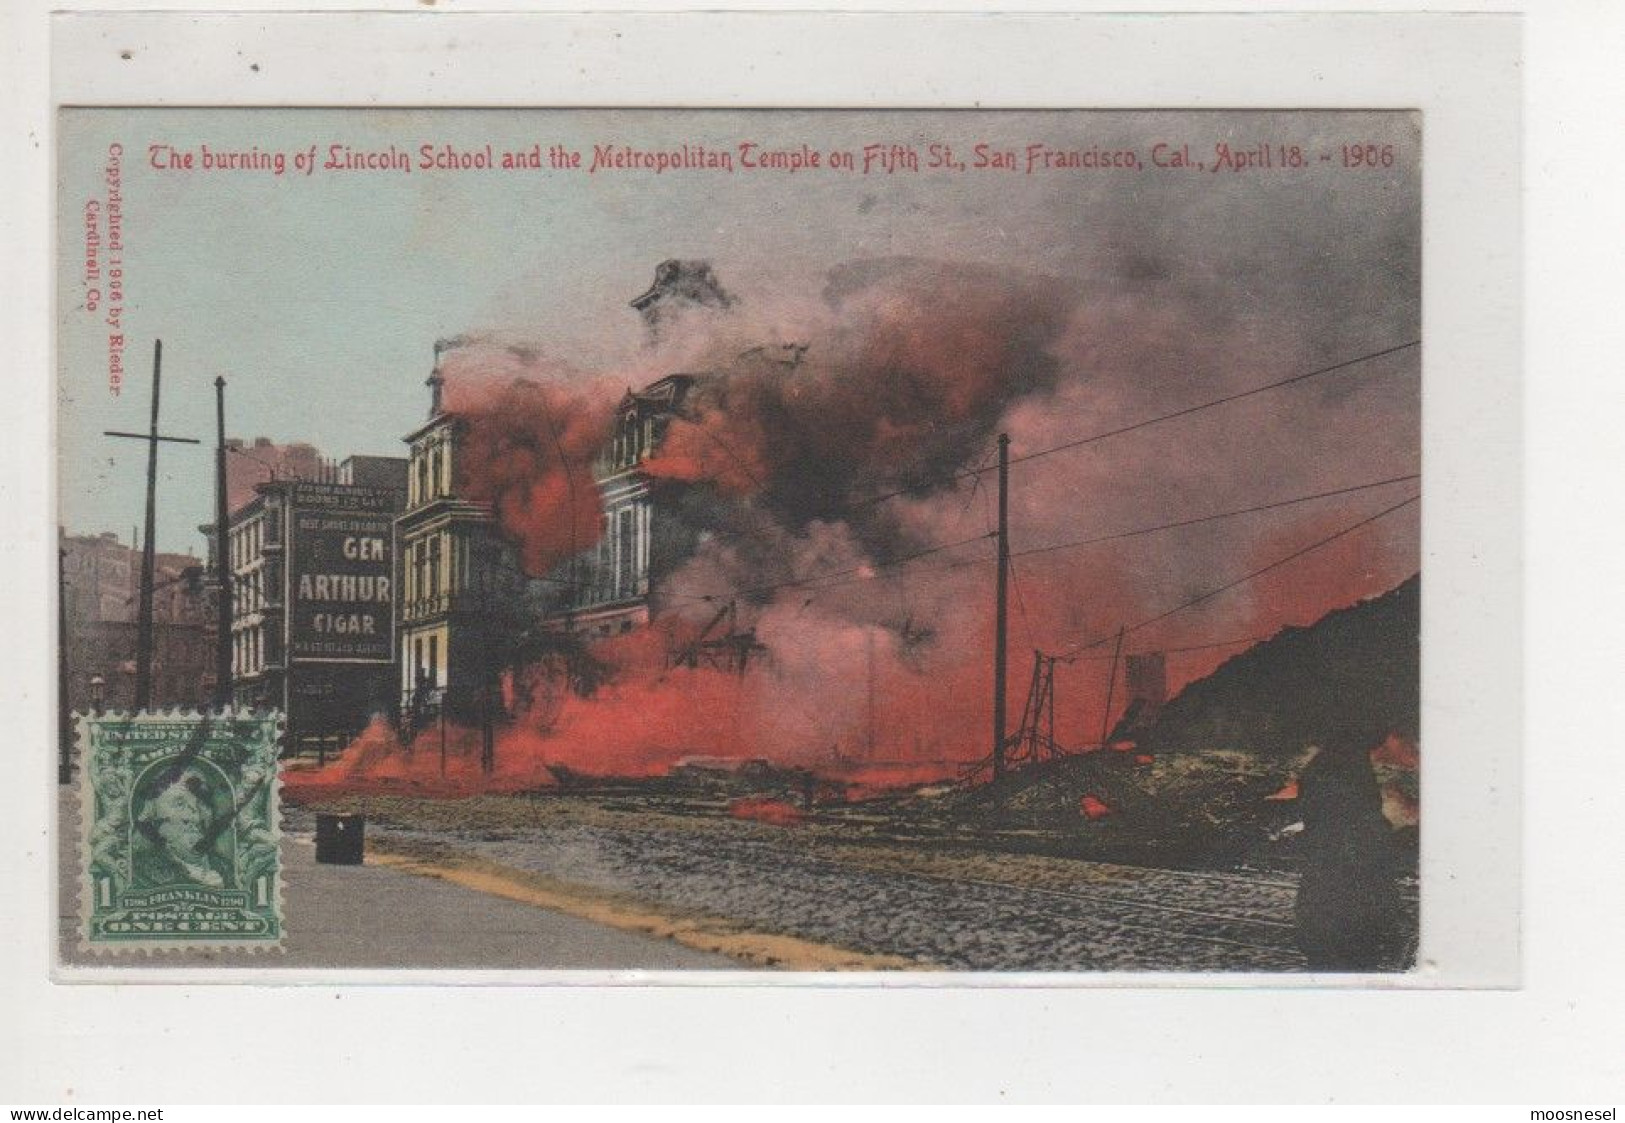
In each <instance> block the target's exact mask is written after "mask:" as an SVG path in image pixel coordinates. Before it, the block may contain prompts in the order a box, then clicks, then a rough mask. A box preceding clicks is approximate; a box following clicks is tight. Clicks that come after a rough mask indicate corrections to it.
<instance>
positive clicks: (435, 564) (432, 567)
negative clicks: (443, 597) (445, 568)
mask: <svg viewBox="0 0 1625 1123" xmlns="http://www.w3.org/2000/svg"><path fill="white" fill-rule="evenodd" d="M441 537H442V536H441V535H439V534H437V535H435V536H434V537H433V538H431V539H429V595H430V596H435V597H437V596H439V595H440V592H441V589H440V539H441Z"/></svg>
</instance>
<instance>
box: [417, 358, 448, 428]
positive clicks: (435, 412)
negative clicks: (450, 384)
mask: <svg viewBox="0 0 1625 1123" xmlns="http://www.w3.org/2000/svg"><path fill="white" fill-rule="evenodd" d="M451 346H452V342H451V340H449V339H437V340H435V341H434V370H432V371H430V372H429V377H428V378H427V379H425V380H424V383H423V384H424V385H425V386H427V387H428V388H429V420H431V421H433V420H434V419H435V418H437V417H439V416H440V415H441V414H442V413H444V412H445V402H444V396H445V394H444V391H445V386H446V380H445V378H444V377H443V376H442V375H441V373H440V354H441V352H443V351H446V350H449V349H450V348H451Z"/></svg>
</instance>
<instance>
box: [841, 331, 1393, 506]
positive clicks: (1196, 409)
mask: <svg viewBox="0 0 1625 1123" xmlns="http://www.w3.org/2000/svg"><path fill="white" fill-rule="evenodd" d="M1421 343H1422V341H1421V340H1420V339H1413V340H1410V341H1409V342H1407V343H1399V344H1396V345H1394V346H1392V347H1385V348H1383V349H1382V350H1380V351H1371V352H1369V353H1367V354H1364V355H1358V356H1356V357H1354V358H1352V359H1345V360H1343V361H1342V362H1340V363H1333V364H1332V365H1330V366H1324V367H1319V368H1317V369H1315V370H1311V371H1306V372H1304V373H1302V374H1294V375H1292V376H1291V377H1288V378H1280V379H1277V380H1275V381H1274V382H1266V383H1264V384H1263V385H1262V386H1254V387H1252V388H1251V389H1248V390H1242V391H1239V392H1237V393H1234V394H1226V395H1224V396H1223V397H1219V398H1213V399H1210V400H1209V401H1205V402H1199V403H1197V404H1196V405H1192V406H1186V407H1185V408H1184V409H1177V410H1174V411H1173V412H1172V413H1163V414H1158V415H1157V416H1155V417H1148V418H1145V419H1144V420H1141V421H1136V422H1133V423H1132V424H1129V425H1122V426H1119V427H1118V428H1116V429H1107V430H1105V431H1104V432H1100V433H1091V434H1090V435H1089V436H1086V437H1079V438H1077V439H1076V440H1070V441H1065V442H1063V443H1061V444H1058V445H1051V446H1050V447H1048V448H1041V449H1037V450H1035V451H1033V452H1029V453H1025V454H1023V455H1021V456H1012V457H1011V458H1010V463H1011V465H1012V466H1014V465H1016V464H1025V463H1027V462H1029V461H1032V460H1038V459H1041V458H1043V457H1046V456H1053V455H1054V454H1055V453H1057V452H1065V451H1067V450H1068V449H1074V448H1082V447H1083V446H1084V445H1089V444H1094V443H1095V442H1097V441H1104V440H1106V439H1108V438H1110V437H1120V436H1122V435H1123V434H1125V433H1134V432H1137V431H1139V430H1141V429H1149V428H1150V427H1151V426H1153V425H1160V424H1162V423H1163V422H1165V421H1173V420H1175V419H1177V418H1181V417H1189V416H1191V415H1192V414H1195V413H1201V412H1203V411H1204V410H1209V409H1215V408H1217V407H1219V406H1223V405H1229V404H1230V403H1231V402H1239V401H1241V400H1242V399H1244V398H1251V397H1253V396H1255V395H1257V394H1263V393H1266V392H1267V391H1270V390H1278V389H1280V388H1281V387H1283V386H1292V385H1294V384H1296V383H1299V382H1306V381H1308V380H1309V379H1311V378H1319V377H1320V376H1322V375H1326V374H1332V373H1334V372H1336V371H1340V370H1346V369H1348V368H1349V367H1352V366H1358V365H1359V364H1361V363H1368V362H1371V361H1372V360H1374V359H1381V358H1384V357H1386V356H1388V355H1394V354H1398V353H1399V352H1400V351H1405V350H1408V349H1410V348H1412V347H1419V346H1421ZM992 470H993V469H991V468H985V467H983V468H961V469H957V470H955V471H953V472H951V473H949V474H948V475H945V476H941V477H939V478H937V479H935V480H930V479H928V480H922V481H919V482H917V483H915V484H912V485H910V486H909V487H903V488H897V489H896V490H893V491H887V492H882V493H881V494H879V495H872V496H869V497H868V498H866V499H860V500H857V501H856V502H854V503H852V504H851V505H850V507H849V509H850V510H857V509H860V508H862V507H868V506H872V505H874V504H877V503H884V502H886V501H888V500H891V499H896V498H898V497H899V496H903V495H910V494H913V493H914V492H917V491H918V490H919V489H920V488H921V487H923V486H925V485H926V484H929V483H943V482H946V481H948V480H956V479H973V478H976V477H979V476H982V475H984V474H986V473H988V472H990V471H992Z"/></svg>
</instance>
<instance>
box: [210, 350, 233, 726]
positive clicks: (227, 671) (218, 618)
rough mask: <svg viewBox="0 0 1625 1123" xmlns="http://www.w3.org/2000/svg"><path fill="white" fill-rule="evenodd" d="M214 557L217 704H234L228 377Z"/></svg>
mask: <svg viewBox="0 0 1625 1123" xmlns="http://www.w3.org/2000/svg"><path fill="white" fill-rule="evenodd" d="M214 419H215V437H216V443H215V451H214V557H215V563H214V564H215V578H216V582H215V583H216V587H217V588H218V589H219V593H218V597H219V606H218V608H217V609H216V610H215V627H216V629H217V631H216V634H215V650H214V704H215V705H216V706H218V707H220V708H221V709H225V708H226V707H227V706H229V705H231V617H232V603H231V555H230V553H229V547H230V543H231V534H230V528H229V527H228V526H227V520H228V519H229V518H230V512H229V511H228V510H227V507H228V506H229V501H228V498H227V495H226V380H225V378H223V377H217V378H216V379H215V380H214Z"/></svg>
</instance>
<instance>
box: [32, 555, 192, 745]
mask: <svg viewBox="0 0 1625 1123" xmlns="http://www.w3.org/2000/svg"><path fill="white" fill-rule="evenodd" d="M58 547H59V549H60V550H61V554H62V590H61V596H62V610H63V624H64V636H63V656H64V658H65V660H66V668H65V676H64V680H65V686H66V696H67V708H68V709H69V710H70V711H73V712H78V713H86V712H89V711H91V710H102V709H110V710H129V709H133V708H134V706H135V678H136V668H135V656H136V631H137V625H136V614H137V612H138V602H139V600H140V584H141V550H140V549H139V547H137V546H135V545H134V544H132V545H125V544H123V543H121V542H120V541H119V540H118V537H117V536H116V535H113V534H97V535H76V534H67V533H59V535H58ZM152 618H153V659H152V706H153V708H155V709H171V708H176V707H179V708H181V709H193V708H203V707H206V706H208V705H209V701H210V698H211V697H212V695H213V691H214V678H215V676H214V638H213V637H214V622H213V621H214V606H213V603H212V596H211V591H210V590H209V588H208V587H207V584H206V582H205V581H204V570H203V562H202V561H201V560H200V559H198V558H195V557H192V556H191V555H188V554H165V553H160V554H158V555H156V557H155V558H154V565H153V598H152Z"/></svg>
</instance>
